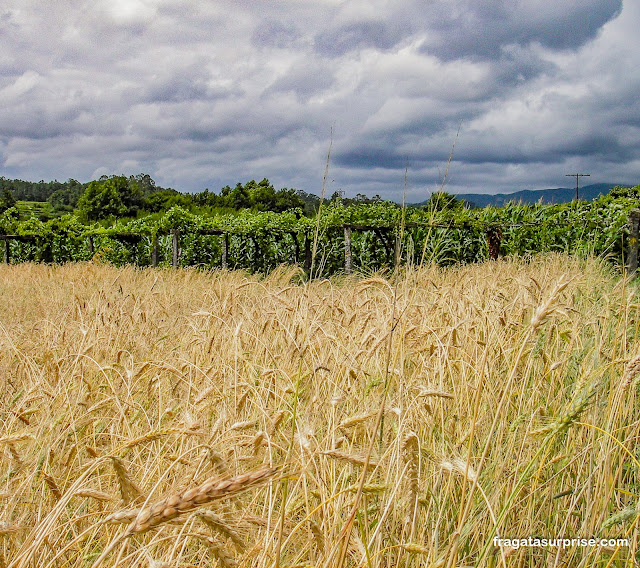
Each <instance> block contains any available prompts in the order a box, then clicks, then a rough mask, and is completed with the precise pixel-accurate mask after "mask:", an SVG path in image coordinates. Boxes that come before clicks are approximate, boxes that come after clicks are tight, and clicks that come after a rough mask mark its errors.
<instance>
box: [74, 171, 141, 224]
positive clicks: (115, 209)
mask: <svg viewBox="0 0 640 568" xmlns="http://www.w3.org/2000/svg"><path fill="white" fill-rule="evenodd" d="M141 206H142V195H141V191H140V188H139V187H138V185H137V183H136V182H135V181H131V180H130V179H127V178H126V177H124V176H112V177H105V176H103V177H101V178H100V179H99V180H98V181H92V182H91V183H90V184H89V185H88V186H87V189H86V190H85V192H84V193H83V194H82V197H80V199H79V200H78V209H79V211H80V213H81V214H82V215H83V216H85V217H86V218H87V219H88V220H90V221H97V220H99V219H105V218H107V217H131V216H134V215H136V213H137V212H138V210H139V209H140V208H141Z"/></svg>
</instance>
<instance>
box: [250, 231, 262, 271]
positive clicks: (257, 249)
mask: <svg viewBox="0 0 640 568" xmlns="http://www.w3.org/2000/svg"><path fill="white" fill-rule="evenodd" d="M251 241H252V242H253V271H254V272H258V264H259V262H258V256H259V255H258V253H259V252H260V245H259V244H258V239H256V238H255V237H251Z"/></svg>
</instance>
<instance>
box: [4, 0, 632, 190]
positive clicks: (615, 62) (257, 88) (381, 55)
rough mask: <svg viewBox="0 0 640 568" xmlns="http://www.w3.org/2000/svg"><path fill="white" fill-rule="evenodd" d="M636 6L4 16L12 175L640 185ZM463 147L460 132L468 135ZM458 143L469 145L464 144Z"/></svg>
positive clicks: (15, 7) (454, 5)
mask: <svg viewBox="0 0 640 568" xmlns="http://www.w3.org/2000/svg"><path fill="white" fill-rule="evenodd" d="M638 29H640V2H637V1H636V0H624V2H623V0H555V1H553V2H543V1H542V0H394V1H382V0H234V1H231V0H208V1H205V0H200V1H195V0H191V1H188V0H184V1H178V0H91V1H83V0H56V1H55V2H54V1H51V0H3V2H2V3H0V45H1V47H2V49H0V175H4V176H5V177H9V178H22V179H29V180H34V181H37V180H39V179H45V180H51V179H54V178H55V179H59V180H66V179H68V178H75V179H78V180H80V181H88V180H90V179H95V178H97V177H99V176H100V175H102V174H108V175H110V174H120V173H124V174H127V175H129V174H136V173H140V172H145V173H150V174H151V176H152V177H153V178H154V179H155V180H156V181H157V183H158V184H160V185H162V186H165V187H166V186H170V187H174V188H176V189H179V190H183V191H199V190H202V189H204V188H205V187H208V188H210V189H212V190H216V191H217V190H219V189H220V187H222V186H223V185H226V184H230V185H234V184H235V183H236V182H238V181H243V182H244V181H248V180H249V179H253V178H256V179H262V178H263V177H267V178H269V179H270V180H271V181H272V182H273V183H274V185H275V186H276V187H277V188H280V187H285V186H286V187H295V188H298V189H303V190H305V191H308V192H312V193H317V194H319V193H320V190H321V186H322V176H323V171H324V168H325V163H326V158H327V151H328V149H329V143H330V139H331V129H332V128H333V146H332V153H331V160H330V172H329V178H328V183H327V193H328V194H330V193H333V192H334V191H338V190H344V191H345V194H346V195H347V196H350V195H351V196H352V195H355V194H356V193H357V192H360V193H364V194H366V195H369V196H372V195H374V194H376V193H379V194H380V195H382V196H383V197H385V198H391V199H397V200H399V199H401V198H402V192H403V178H404V169H405V166H406V165H408V181H407V194H408V195H407V199H408V200H409V201H417V200H422V199H424V198H426V197H427V196H428V194H429V193H430V192H431V191H433V190H435V189H437V188H438V187H439V185H440V183H441V180H442V176H443V175H444V172H445V169H446V166H447V160H448V158H449V154H450V152H451V150H452V145H453V143H454V141H455V142H456V144H455V149H454V152H453V159H452V161H451V164H450V167H449V170H448V178H447V190H448V191H451V192H454V193H460V192H484V193H496V192H510V191H517V190H520V189H538V188H545V187H560V186H571V180H570V179H568V178H565V177H564V175H565V174H567V173H576V172H584V173H590V174H591V178H590V179H589V182H626V183H633V184H638V183H640V55H639V54H640V34H638ZM458 131H459V132H458ZM457 133H458V134H457Z"/></svg>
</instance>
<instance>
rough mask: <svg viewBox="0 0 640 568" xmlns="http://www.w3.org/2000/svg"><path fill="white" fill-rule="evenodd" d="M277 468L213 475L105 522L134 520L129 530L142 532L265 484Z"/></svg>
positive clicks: (119, 513)
mask: <svg viewBox="0 0 640 568" xmlns="http://www.w3.org/2000/svg"><path fill="white" fill-rule="evenodd" d="M277 471H278V469H277V468H272V467H269V468H263V469H259V470H257V471H252V472H249V473H244V474H242V475H238V476H236V477H232V478H231V479H225V480H223V481H220V479H219V478H212V479H209V480H207V481H205V482H204V483H202V484H201V485H198V486H197V487H193V488H191V489H186V490H184V491H180V492H179V493H176V494H174V495H171V496H170V497H166V498H165V499H162V500H161V501H158V502H157V503H154V504H152V505H148V506H146V507H144V508H143V509H125V510H122V511H118V512H116V513H114V514H112V515H110V516H109V517H107V519H106V522H115V523H122V522H127V521H129V520H131V521H133V522H132V524H131V526H130V527H129V531H130V532H132V533H143V532H146V531H148V530H150V529H152V528H154V527H157V526H159V525H161V524H163V523H166V522H167V521H171V520H172V519H175V518H176V517H179V516H180V515H183V514H185V513H189V512H191V511H194V510H195V509H198V508H199V507H204V506H205V505H208V504H209V503H212V502H213V501H217V500H219V499H223V498H225V497H229V496H231V495H237V494H238V493H241V492H243V491H247V490H248V489H252V488H253V487H257V486H259V485H262V484H263V483H266V482H267V481H269V480H270V479H271V478H272V477H273V476H274V475H275V474H276V473H277Z"/></svg>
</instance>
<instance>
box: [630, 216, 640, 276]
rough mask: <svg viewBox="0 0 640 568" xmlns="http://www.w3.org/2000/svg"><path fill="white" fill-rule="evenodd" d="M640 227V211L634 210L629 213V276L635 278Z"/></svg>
mask: <svg viewBox="0 0 640 568" xmlns="http://www.w3.org/2000/svg"><path fill="white" fill-rule="evenodd" d="M638 227H640V209H632V210H631V211H630V212H629V253H628V265H629V268H628V274H629V276H630V277H631V278H635V275H636V272H637V270H638Z"/></svg>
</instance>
